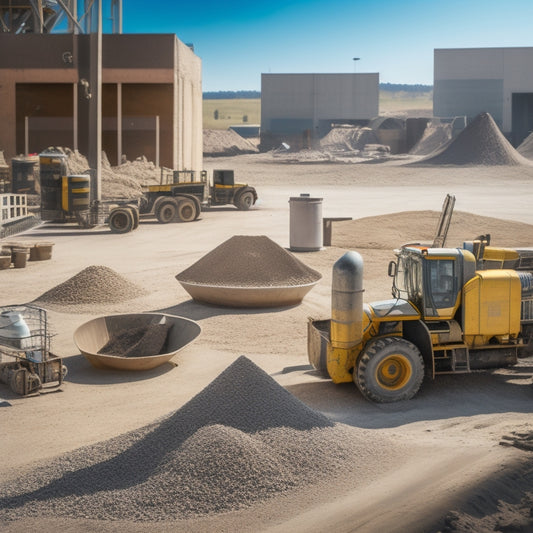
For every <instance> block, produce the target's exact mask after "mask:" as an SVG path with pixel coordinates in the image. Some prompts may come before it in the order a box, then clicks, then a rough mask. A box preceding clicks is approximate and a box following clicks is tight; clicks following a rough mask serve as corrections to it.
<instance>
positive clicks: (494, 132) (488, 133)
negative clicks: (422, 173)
mask: <svg viewBox="0 0 533 533" xmlns="http://www.w3.org/2000/svg"><path fill="white" fill-rule="evenodd" d="M411 164H413V165H418V164H424V165H529V164H531V163H530V161H528V160H527V159H526V158H525V157H523V156H522V155H520V154H519V153H518V152H517V151H516V150H515V149H514V148H513V147H512V145H511V144H510V143H509V141H508V140H507V139H506V138H505V136H504V135H503V133H502V132H501V131H500V129H499V128H498V126H497V125H496V123H495V122H494V119H493V118H492V117H491V115H490V114H489V113H480V114H479V115H478V116H477V117H476V118H475V119H474V120H473V121H472V122H471V123H470V124H469V125H468V126H467V127H466V128H465V129H464V130H462V131H461V132H460V133H459V135H457V137H455V138H454V139H453V140H451V141H450V142H449V143H448V144H447V145H446V146H445V147H443V148H442V150H441V151H439V152H438V153H436V154H435V155H430V156H429V157H427V158H425V159H422V160H421V161H418V162H415V163H411Z"/></svg>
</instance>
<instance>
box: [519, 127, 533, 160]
mask: <svg viewBox="0 0 533 533" xmlns="http://www.w3.org/2000/svg"><path fill="white" fill-rule="evenodd" d="M516 150H517V152H518V153H519V154H520V155H523V156H524V157H527V158H528V159H533V133H530V134H529V135H528V136H527V137H526V138H525V139H524V140H523V141H522V144H520V146H519V147H518V148H517V149H516Z"/></svg>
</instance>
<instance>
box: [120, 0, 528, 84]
mask: <svg viewBox="0 0 533 533" xmlns="http://www.w3.org/2000/svg"><path fill="white" fill-rule="evenodd" d="M123 17H124V19H123V21H124V22H123V29H124V33H175V34H176V35H177V36H178V38H179V39H180V40H181V41H183V42H185V43H191V44H193V45H194V50H195V53H196V54H197V55H198V56H200V58H201V59H202V76H203V90H204V91H226V90H250V89H251V90H260V88H261V73H269V72H272V73H285V72H320V73H329V72H354V71H356V72H379V74H380V82H382V83H423V84H429V85H431V84H433V50H434V49H435V48H463V47H464V48H477V47H502V46H503V47H505V46H533V0H508V1H504V0H446V1H442V0H441V1H439V0H404V1H394V0H381V1H379V0H374V1H370V0H364V1H363V0H329V1H318V0H287V1H286V2H275V1H271V2H264V3H263V2H261V1H254V0H249V1H245V0H233V1H231V0H229V1H226V2H223V1H221V0H220V1H218V2H214V1H210V0H207V1H205V0H204V1H202V0H196V2H195V1H194V0H192V1H189V2H175V1H171V0H166V1H165V0H162V1H159V2H150V3H147V2H146V1H144V2H141V1H140V0H123ZM354 57H359V58H360V60H359V61H357V62H354V61H353V58H354Z"/></svg>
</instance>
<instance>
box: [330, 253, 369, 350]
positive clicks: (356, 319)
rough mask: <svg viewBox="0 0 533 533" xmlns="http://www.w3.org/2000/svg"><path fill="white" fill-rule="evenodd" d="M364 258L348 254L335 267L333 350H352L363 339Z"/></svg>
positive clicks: (332, 327) (332, 307)
mask: <svg viewBox="0 0 533 533" xmlns="http://www.w3.org/2000/svg"><path fill="white" fill-rule="evenodd" d="M363 292H364V289H363V258H362V257H361V255H360V254H358V253H357V252H346V253H345V254H344V255H343V256H342V257H341V258H340V259H338V260H337V262H336V263H335V264H334V265H333V280H332V285H331V337H330V340H331V346H332V347H333V348H340V349H343V350H349V349H350V348H353V347H354V346H356V345H357V344H359V343H360V342H361V341H362V337H363Z"/></svg>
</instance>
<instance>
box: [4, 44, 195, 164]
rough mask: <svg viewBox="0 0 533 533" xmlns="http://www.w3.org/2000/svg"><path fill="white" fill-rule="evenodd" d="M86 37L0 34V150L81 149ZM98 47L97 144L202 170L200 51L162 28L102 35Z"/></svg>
mask: <svg viewBox="0 0 533 533" xmlns="http://www.w3.org/2000/svg"><path fill="white" fill-rule="evenodd" d="M88 37H89V36H87V35H55V34H52V35H37V34H32V35H13V34H4V35H2V34H0V50H2V54H0V125H1V126H2V127H0V150H4V153H5V155H6V157H7V158H11V157H13V156H15V155H18V154H21V153H24V151H25V148H26V144H27V143H28V141H29V145H28V148H29V152H38V151H41V150H43V149H45V148H47V147H48V146H68V147H70V148H76V147H77V148H78V149H79V150H80V152H82V153H84V154H85V155H86V154H87V152H86V150H87V144H88V118H87V117H88V104H87V102H88V99H87V98H86V94H85V90H84V86H83V84H82V83H80V81H81V79H82V78H84V77H85V76H87V74H84V73H86V72H87V71H88V68H87V64H88V55H87V50H88V46H87V44H88ZM102 48H103V53H102V56H103V57H102V63H103V66H102V84H103V85H102V115H103V117H102V124H103V127H102V129H103V132H102V139H103V140H102V143H103V145H102V148H103V150H104V151H105V152H106V153H107V155H108V157H109V159H110V161H111V162H112V163H113V164H114V163H117V161H118V159H119V156H120V153H122V154H124V155H125V156H126V157H127V158H128V159H134V158H135V157H138V156H140V155H145V156H146V157H147V158H148V159H150V160H152V161H156V158H157V157H159V163H160V164H161V165H163V166H167V167H171V168H174V169H178V170H185V169H187V170H202V167H203V162H202V84H201V81H202V80H201V60H200V58H198V57H197V56H196V55H195V54H194V52H193V51H192V50H191V48H190V47H189V46H187V45H185V44H184V43H182V42H181V41H179V39H177V37H176V36H175V35H169V34H167V35H160V34H157V35H131V34H125V35H104V36H103V46H102ZM26 117H28V118H27V119H26ZM25 124H28V125H29V128H28V131H29V135H26V126H25ZM157 128H158V129H157ZM157 140H159V149H157ZM69 141H70V142H69Z"/></svg>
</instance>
